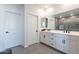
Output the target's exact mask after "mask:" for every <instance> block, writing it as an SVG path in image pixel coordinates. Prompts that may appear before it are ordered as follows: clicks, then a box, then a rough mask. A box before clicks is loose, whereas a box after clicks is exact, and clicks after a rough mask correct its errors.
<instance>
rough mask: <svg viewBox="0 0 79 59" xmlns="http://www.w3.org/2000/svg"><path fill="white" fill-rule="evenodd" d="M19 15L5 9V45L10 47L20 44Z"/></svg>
mask: <svg viewBox="0 0 79 59" xmlns="http://www.w3.org/2000/svg"><path fill="white" fill-rule="evenodd" d="M19 31H20V15H19V14H18V13H14V12H10V11H5V34H4V35H5V47H6V49H7V48H11V47H14V46H17V45H19V44H20V41H21V40H20V36H19V35H20V34H19Z"/></svg>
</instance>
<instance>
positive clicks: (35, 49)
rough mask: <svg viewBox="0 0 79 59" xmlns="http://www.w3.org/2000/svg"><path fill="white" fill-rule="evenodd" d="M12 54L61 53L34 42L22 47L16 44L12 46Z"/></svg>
mask: <svg viewBox="0 0 79 59" xmlns="http://www.w3.org/2000/svg"><path fill="white" fill-rule="evenodd" d="M12 53H13V54H62V53H61V52H59V51H57V50H55V49H53V48H51V47H48V46H46V45H44V44H42V43H36V44H33V45H30V46H29V47H27V48H24V47H23V46H17V47H14V48H12Z"/></svg>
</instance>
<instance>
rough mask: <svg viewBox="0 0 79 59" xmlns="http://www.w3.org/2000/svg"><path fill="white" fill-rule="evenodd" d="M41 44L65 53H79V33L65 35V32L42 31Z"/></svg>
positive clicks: (72, 32)
mask: <svg viewBox="0 0 79 59" xmlns="http://www.w3.org/2000/svg"><path fill="white" fill-rule="evenodd" d="M40 37H41V40H40V41H41V42H42V43H44V44H47V45H48V46H51V47H53V48H56V49H58V50H60V51H62V52H64V53H69V54H75V53H76V54H77V53H79V32H75V31H71V32H70V33H64V32H63V31H58V30H52V31H41V32H40Z"/></svg>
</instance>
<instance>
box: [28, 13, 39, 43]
mask: <svg viewBox="0 0 79 59" xmlns="http://www.w3.org/2000/svg"><path fill="white" fill-rule="evenodd" d="M37 42H38V16H35V15H31V14H29V15H28V45H31V44H34V43H37Z"/></svg>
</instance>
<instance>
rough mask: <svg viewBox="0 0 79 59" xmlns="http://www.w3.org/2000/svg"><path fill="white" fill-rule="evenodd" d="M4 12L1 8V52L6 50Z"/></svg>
mask: <svg viewBox="0 0 79 59" xmlns="http://www.w3.org/2000/svg"><path fill="white" fill-rule="evenodd" d="M3 17H4V14H3V11H2V10H0V52H1V51H3V50H5V44H4V40H5V39H4V19H3Z"/></svg>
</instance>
